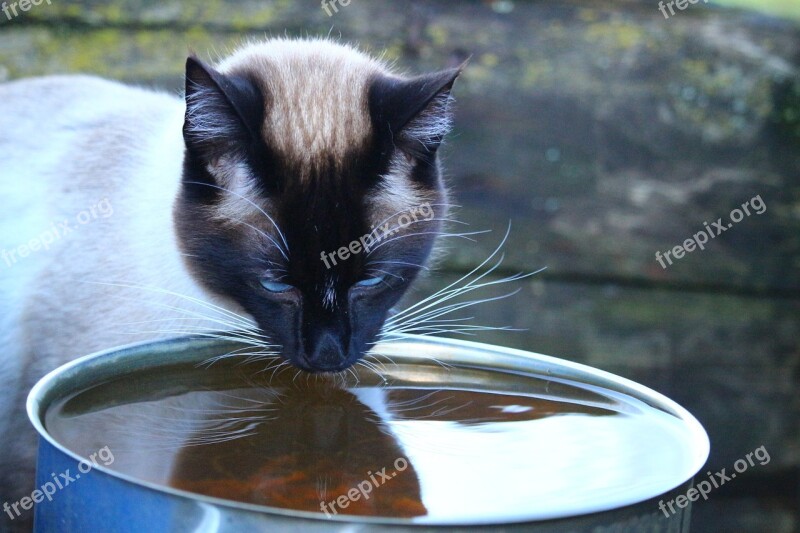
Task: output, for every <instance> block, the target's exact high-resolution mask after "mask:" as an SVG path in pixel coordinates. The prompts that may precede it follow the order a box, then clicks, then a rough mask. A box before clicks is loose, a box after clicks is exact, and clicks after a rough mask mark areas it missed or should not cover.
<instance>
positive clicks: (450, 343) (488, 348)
mask: <svg viewBox="0 0 800 533" xmlns="http://www.w3.org/2000/svg"><path fill="white" fill-rule="evenodd" d="M409 343H413V344H414V346H415V350H417V351H419V350H420V349H423V351H424V350H427V351H434V350H435V351H436V358H437V359H439V360H440V361H443V362H445V363H448V364H451V365H453V366H458V367H462V368H475V369H484V370H489V371H499V372H505V373H514V374H530V373H538V374H542V375H546V376H548V377H550V378H552V379H555V380H559V379H565V380H570V381H573V382H579V383H582V384H586V385H591V386H597V387H601V388H603V389H605V390H610V391H614V392H618V393H622V394H625V395H628V396H631V397H633V398H635V399H638V400H640V401H644V402H645V403H647V404H649V405H650V406H652V407H655V408H658V409H660V410H662V411H665V412H667V413H669V414H671V415H673V416H675V417H676V418H677V419H679V420H680V421H681V422H682V423H683V424H684V425H685V427H686V429H687V431H688V433H689V435H690V438H691V450H692V452H693V457H692V463H691V468H689V471H690V473H689V474H688V475H686V476H685V479H678V480H677V481H676V483H675V484H674V486H671V487H667V488H666V489H665V490H664V491H663V492H660V493H658V494H646V495H644V496H641V497H628V498H622V499H620V500H619V501H618V502H616V503H615V504H609V503H606V504H596V505H594V506H584V507H582V508H580V509H577V510H576V511H575V512H570V513H554V514H550V515H545V514H541V513H540V514H536V515H532V514H531V513H528V514H523V513H520V514H518V515H516V516H514V515H510V516H506V517H503V518H502V521H500V522H498V519H497V518H496V517H494V518H491V519H489V518H487V519H486V520H485V521H481V520H480V519H470V520H469V521H468V522H459V521H457V520H442V519H438V520H437V519H431V518H428V517H425V516H421V517H415V518H392V517H381V516H375V517H372V516H369V517H368V516H359V515H341V516H340V515H334V516H332V517H326V516H324V515H322V514H321V513H316V512H311V511H301V510H292V509H284V508H280V507H270V506H265V505H256V504H249V503H244V502H237V501H232V500H225V499H222V498H216V497H211V496H206V495H202V494H197V493H193V492H189V491H184V490H179V489H175V488H172V487H167V486H163V485H158V484H155V483H151V482H148V481H144V480H140V479H137V478H135V477H133V476H130V475H127V474H123V473H120V472H116V471H114V470H112V469H109V468H108V467H106V466H103V465H96V466H95V467H93V471H95V470H96V471H99V472H102V473H103V474H105V475H109V476H112V477H114V478H117V479H119V480H121V481H124V482H126V483H130V484H133V485H136V486H138V487H141V488H145V489H148V490H152V491H155V492H158V493H161V494H164V495H167V496H170V497H175V498H181V499H187V500H191V501H194V502H199V503H205V504H209V505H219V506H222V507H226V508H232V509H237V510H241V511H250V512H256V513H261V514H273V515H280V516H283V517H287V518H302V519H311V520H318V521H321V522H339V523H356V524H362V525H367V524H386V525H405V526H413V525H436V526H463V525H498V524H501V523H507V524H511V523H520V522H543V521H547V520H554V519H562V518H573V517H577V516H582V515H587V514H592V513H598V512H603V511H610V510H614V509H620V508H624V507H628V506H631V505H635V504H638V503H641V502H644V501H647V500H649V499H651V498H654V497H657V496H659V495H661V494H663V493H665V492H668V491H669V490H672V489H674V488H675V487H678V486H680V485H682V484H683V483H685V482H686V481H688V480H689V479H691V478H692V477H693V476H694V475H695V474H696V473H697V472H698V471H699V470H700V469H701V468H702V467H703V465H704V464H705V462H706V460H707V459H708V455H709V451H710V443H709V439H708V435H707V434H706V431H705V429H703V427H702V425H701V424H700V422H699V421H698V420H697V419H696V418H695V417H694V416H693V415H692V414H691V413H689V411H687V410H686V409H684V408H683V407H681V406H680V405H679V404H678V403H676V402H674V401H673V400H671V399H669V398H667V397H666V396H664V395H662V394H660V393H658V392H656V391H654V390H652V389H650V388H648V387H645V386H644V385H640V384H638V383H636V382H634V381H631V380H629V379H626V378H623V377H620V376H617V375H615V374H611V373H609V372H605V371H603V370H598V369H596V368H593V367H590V366H586V365H583V364H580V363H574V362H571V361H566V360H563V359H558V358H556V357H552V356H548V355H542V354H538V353H534V352H528V351H524V350H518V349H514V348H505V347H501V346H495V345H490V344H483V343H478V342H473V341H465V340H460V339H447V338H438V337H427V336H420V335H403V340H402V341H397V342H392V343H388V344H385V345H378V348H377V349H376V351H378V352H379V353H381V354H387V355H388V354H391V353H393V352H398V353H399V352H400V350H399V348H400V347H402V346H404V345H406V346H407V344H409ZM236 344H237V343H236V342H233V341H220V340H215V339H211V338H208V337H206V336H188V337H179V338H173V339H166V340H159V341H146V342H140V343H135V344H130V345H127V346H123V347H118V348H112V349H109V350H103V351H100V352H96V353H93V354H90V355H86V356H83V357H80V358H78V359H75V360H73V361H70V362H69V363H66V364H64V365H62V366H60V367H59V368H56V369H55V370H53V371H51V372H49V373H48V374H47V375H45V376H44V377H43V378H41V379H40V380H39V381H38V382H37V383H36V385H34V387H33V388H32V389H31V391H30V393H29V394H28V399H27V403H26V408H27V413H28V419H29V420H30V422H31V424H32V425H33V427H34V428H35V429H36V431H37V433H38V434H39V436H40V438H43V439H45V440H46V441H47V442H48V443H49V444H50V445H51V446H53V447H54V448H56V449H57V450H58V451H60V452H61V453H63V454H65V455H67V456H68V457H71V458H72V459H74V460H75V461H76V462H80V461H81V460H82V459H83V458H82V457H80V456H79V455H77V454H75V453H73V452H72V451H70V450H69V449H67V448H66V447H64V446H63V445H61V444H60V443H59V442H58V441H56V440H55V439H54V438H53V437H52V436H51V435H50V434H49V433H48V431H47V429H46V428H45V427H44V422H43V417H44V413H45V412H46V410H47V408H48V407H49V405H50V403H51V402H52V400H53V399H54V398H55V397H58V398H60V397H63V396H62V395H61V394H59V392H60V391H61V390H62V389H64V386H63V382H65V381H68V380H70V379H71V378H74V377H76V376H78V375H86V374H87V373H88V375H89V376H90V377H92V378H94V379H90V380H89V381H91V382H97V381H98V379H97V378H98V376H102V375H107V376H111V375H113V376H117V377H119V375H120V373H119V372H110V370H111V367H112V366H113V368H114V369H117V370H118V369H119V367H118V365H117V363H118V362H119V361H120V360H124V361H125V362H127V363H134V364H133V365H132V366H133V369H135V370H139V369H143V368H153V365H152V364H148V363H150V362H154V363H158V362H161V363H162V365H161V366H166V364H167V363H169V364H174V363H176V362H189V361H193V362H197V361H196V360H197V359H199V358H200V355H201V354H202V353H203V351H218V350H219V349H220V348H223V349H224V347H225V346H226V345H236ZM443 349H444V351H443ZM176 352H178V353H180V352H191V354H192V355H190V356H185V357H183V358H178V359H176V358H175V357H174V356H175V353H176ZM165 353H169V354H170V357H163V355H164V354H165ZM403 353H408V352H407V351H405V350H403ZM487 355H490V356H491V359H488V360H487ZM404 359H405V361H404V362H408V363H413V362H415V361H416V360H419V362H424V363H429V359H427V358H425V357H422V356H419V357H410V356H405V357H404ZM156 366H158V365H156ZM71 388H73V389H80V388H81V387H76V386H73V387H71Z"/></svg>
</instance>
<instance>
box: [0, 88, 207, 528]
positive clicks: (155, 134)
mask: <svg viewBox="0 0 800 533" xmlns="http://www.w3.org/2000/svg"><path fill="white" fill-rule="evenodd" d="M48 93H49V94H52V95H59V96H58V97H53V98H50V99H48V98H41V97H38V98H34V97H33V95H43V94H48ZM62 98H63V99H62ZM120 102H125V104H126V105H125V106H120V105H119V104H120ZM182 117H183V105H182V102H181V101H180V100H179V99H177V98H174V97H169V96H165V95H160V94H156V93H151V92H147V91H143V90H139V89H134V88H128V87H124V86H121V85H118V84H115V83H111V82H106V81H101V80H98V79H94V78H83V77H74V78H69V77H64V78H45V79H38V80H30V81H22V82H18V83H11V84H7V85H3V86H0V147H2V148H0V150H2V154H3V156H2V164H0V197H2V199H3V216H2V222H1V224H2V226H0V252H1V251H2V250H5V251H7V252H8V253H7V254H6V257H7V258H8V261H6V260H5V259H3V258H0V295H1V296H0V302H2V318H0V320H2V326H0V347H2V354H0V376H2V377H0V380H2V386H0V405H2V410H0V440H1V441H2V445H0V448H1V449H2V454H0V500H2V501H9V502H14V501H17V500H18V499H19V498H20V497H22V496H24V495H25V494H30V492H31V490H32V488H33V487H32V485H33V483H32V480H33V461H34V456H35V452H36V445H35V440H34V439H35V436H34V435H33V431H32V428H31V427H30V424H29V423H28V421H27V419H26V417H25V415H24V401H25V397H26V395H27V393H28V391H29V390H30V388H31V386H32V385H33V384H34V383H35V381H36V380H38V379H39V378H40V377H41V376H42V375H44V374H45V373H47V372H49V371H50V370H53V369H54V368H56V367H57V366H59V365H61V364H63V363H66V362H68V361H70V360H72V359H74V358H76V357H78V356H81V355H86V354H89V353H92V352H94V351H97V350H101V349H104V348H109V347H113V346H118V345H120V344H127V343H130V342H134V341H137V340H144V339H148V338H153V337H158V336H166V334H163V335H158V334H154V333H151V332H152V331H154V330H158V329H165V330H168V329H169V324H167V323H160V324H155V325H153V324H145V325H139V326H136V325H135V324H134V323H136V322H141V321H148V320H154V319H161V318H165V317H167V316H169V314H168V313H167V312H165V309H166V306H177V307H179V308H191V305H190V302H188V301H187V300H185V299H182V298H179V297H177V296H170V295H166V294H160V293H158V292H155V291H138V292H137V291H129V292H128V293H127V295H125V296H126V297H129V298H131V299H130V300H124V299H121V298H120V295H121V293H122V292H124V291H123V290H122V289H121V288H119V287H115V286H109V285H101V284H95V283H86V282H90V281H98V282H119V283H126V284H130V285H136V286H143V287H164V288H168V289H169V290H171V291H174V292H175V293H178V294H185V295H189V296H196V297H202V298H205V299H208V300H211V298H212V295H211V294H209V292H208V291H204V290H203V289H201V288H200V286H199V285H198V284H197V283H196V282H195V281H194V278H193V277H192V276H190V275H189V273H188V272H187V269H186V267H185V265H184V263H183V261H182V259H181V256H180V253H179V250H178V247H177V244H176V238H175V234H174V232H172V231H169V230H170V229H171V226H172V204H173V203H174V198H175V195H177V191H178V187H179V185H180V176H181V161H180V158H176V157H174V153H181V152H182V150H183V140H182V138H181V135H180V128H181V124H182V120H183V118H182ZM124 125H130V129H129V130H127V131H126V129H125V128H124ZM121 126H122V127H121ZM170 152H172V154H173V155H172V157H169V156H168V155H169V153H170ZM157 154H164V155H165V157H158V156H157ZM154 155H155V156H156V157H154ZM104 200H107V202H108V203H107V204H103V205H104V206H105V205H108V206H110V210H109V209H106V210H105V211H103V212H102V213H101V212H100V210H99V209H98V208H97V206H98V205H99V204H100V203H101V202H103V201H104ZM93 207H94V208H95V213H97V216H96V218H90V219H89V221H88V222H87V223H86V224H80V223H79V222H78V218H77V217H78V216H79V215H80V213H85V212H88V213H90V215H91V211H92V208H93ZM106 215H108V216H106ZM81 220H85V217H82V218H81ZM65 221H67V224H66V225H65V224H64V222H65ZM54 225H55V229H54ZM64 226H66V227H64ZM67 228H69V229H70V230H71V232H69V233H67ZM48 233H49V234H50V237H52V240H53V242H52V244H49V245H48V246H49V249H47V250H45V249H39V250H32V251H30V253H29V254H28V255H27V256H26V257H20V252H19V249H18V247H19V246H20V245H26V244H27V243H29V242H30V241H31V240H33V241H36V240H39V241H40V242H41V241H44V240H49V238H48V237H47V236H46V235H47V234H48ZM43 244H44V243H42V245H43ZM12 251H16V254H15V255H13V256H12V255H11V253H12ZM23 253H24V250H23ZM9 263H10V264H9ZM137 300H138V301H139V303H137ZM183 325H184V324H180V325H179V326H183ZM139 331H141V333H138V332H139ZM0 518H2V519H5V518H6V517H0ZM0 521H2V520H0Z"/></svg>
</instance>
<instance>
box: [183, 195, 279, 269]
mask: <svg viewBox="0 0 800 533" xmlns="http://www.w3.org/2000/svg"><path fill="white" fill-rule="evenodd" d="M186 183H191V184H194V185H206V186H208V187H213V188H216V189H219V190H221V191H225V192H227V193H228V194H232V195H233V196H236V197H238V198H241V199H242V200H244V201H245V202H247V203H249V204H250V205H252V206H253V207H255V208H256V209H258V210H259V211H260V212H261V213H262V214H263V215H264V216H265V217H267V220H269V221H270V223H271V224H272V226H273V227H274V228H275V231H276V232H278V236H279V237H280V239H281V242H282V243H283V246H284V247H283V248H281V246H280V245H279V244H278V243H277V242H275V240H274V239H273V238H272V237H270V236H269V235H266V234H265V233H263V232H261V233H262V234H264V235H265V236H266V237H267V238H268V239H269V240H270V241H271V242H272V243H273V244H274V245H275V247H276V248H277V249H278V251H279V252H280V253H281V255H282V256H283V258H284V259H286V260H287V261H288V260H289V245H288V244H287V243H286V236H285V235H284V234H283V231H281V228H280V227H279V226H278V224H277V223H276V222H275V220H274V219H273V218H272V217H271V216H269V214H268V213H267V212H266V211H264V210H263V209H262V208H261V207H260V206H259V205H257V204H256V203H255V202H253V201H252V200H250V199H249V198H247V197H245V196H242V195H241V194H238V193H236V192H233V191H231V190H230V189H227V188H225V187H222V186H219V185H215V184H212V183H203V182H200V181H187V182H186ZM251 227H252V226H251ZM254 229H255V228H254Z"/></svg>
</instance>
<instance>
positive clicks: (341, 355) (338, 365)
mask: <svg viewBox="0 0 800 533" xmlns="http://www.w3.org/2000/svg"><path fill="white" fill-rule="evenodd" d="M307 359H308V363H309V365H310V366H311V367H312V368H314V370H317V371H321V372H326V371H327V372H333V371H338V370H342V369H343V367H344V361H345V351H344V347H343V346H342V343H341V342H340V341H339V340H338V339H337V338H336V336H335V335H333V334H331V333H325V334H324V335H322V337H320V339H319V342H318V343H317V345H316V346H315V347H314V350H313V353H311V354H309V355H308V357H307Z"/></svg>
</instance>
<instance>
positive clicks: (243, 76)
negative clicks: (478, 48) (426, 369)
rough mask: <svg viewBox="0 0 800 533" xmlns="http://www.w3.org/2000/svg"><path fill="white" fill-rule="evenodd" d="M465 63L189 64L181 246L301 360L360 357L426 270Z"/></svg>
mask: <svg viewBox="0 0 800 533" xmlns="http://www.w3.org/2000/svg"><path fill="white" fill-rule="evenodd" d="M459 71H460V70H459V69H453V70H448V71H444V72H439V73H435V74H431V75H426V76H420V77H416V78H401V77H397V76H394V75H392V74H390V73H389V72H388V71H387V70H385V68H384V67H383V66H382V65H381V64H380V63H378V62H376V61H374V60H372V59H369V58H368V57H366V56H364V55H362V54H360V53H358V52H356V51H354V50H352V49H350V48H347V47H343V46H339V45H335V44H332V43H326V42H317V43H316V44H314V43H304V44H303V45H302V46H301V45H298V46H296V47H295V48H293V47H292V46H291V45H289V44H287V43H286V42H284V43H283V44H282V46H281V47H278V48H276V49H274V50H269V49H255V50H253V49H250V50H249V51H246V52H243V53H240V54H237V55H234V56H233V58H232V59H230V60H229V61H228V62H226V63H225V64H223V65H222V66H220V67H219V70H215V69H213V68H211V67H209V66H207V65H205V64H203V63H202V62H200V61H199V60H197V59H195V58H189V59H188V60H187V63H186V103H187V107H186V116H185V122H184V129H183V131H184V139H185V142H186V153H185V158H184V169H183V183H182V189H181V192H180V195H179V197H178V201H177V202H176V206H175V221H176V228H177V232H178V235H179V240H180V243H181V247H182V251H183V253H184V255H185V256H186V257H187V259H186V260H187V263H188V264H189V266H190V268H191V269H192V271H193V273H194V275H195V277H196V278H197V279H198V280H199V281H200V282H201V283H202V284H204V285H205V286H206V287H207V288H208V289H210V290H211V291H213V292H215V293H217V294H219V295H222V296H224V297H227V298H230V299H233V300H234V301H236V302H237V303H238V304H239V305H240V306H241V307H243V308H244V309H245V310H246V311H247V312H248V313H249V314H250V315H251V316H252V317H253V318H254V319H255V321H256V323H257V324H258V326H259V328H260V329H261V330H262V331H263V332H264V334H265V335H267V336H268V337H269V338H270V340H271V341H272V342H273V343H274V344H276V345H279V346H280V353H281V354H282V355H283V356H284V357H285V358H287V359H288V360H289V361H291V362H292V363H293V364H294V365H296V366H297V367H299V368H302V369H304V370H307V371H311V372H330V371H340V370H343V369H346V368H348V367H349V366H351V365H353V364H354V363H355V362H356V361H358V359H359V358H361V357H362V356H363V355H364V354H365V353H366V352H367V351H368V350H369V349H370V348H371V346H372V344H373V343H375V342H376V341H377V340H379V338H380V331H381V328H382V326H383V323H384V320H385V319H386V317H387V313H388V312H389V309H390V308H391V307H392V306H393V305H395V304H396V303H397V301H398V300H399V299H400V297H401V296H402V295H403V294H404V293H405V291H406V290H407V289H408V287H409V284H410V283H411V282H412V281H413V280H414V279H415V278H416V276H417V275H418V274H419V272H420V270H421V269H422V268H424V264H425V263H426V261H427V259H428V257H429V255H430V253H431V250H432V248H433V245H434V241H435V239H436V236H437V234H438V233H439V232H440V231H441V229H442V221H443V220H444V219H445V218H446V215H447V199H446V194H445V190H444V187H443V185H442V183H441V177H440V172H439V167H438V160H437V156H436V153H437V149H438V147H439V144H440V143H441V141H442V137H443V136H444V135H445V133H446V132H447V129H448V127H449V115H448V109H447V107H448V101H449V98H450V96H449V94H450V89H451V87H452V84H453V82H454V80H455V79H456V77H457V76H458V74H459Z"/></svg>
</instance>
